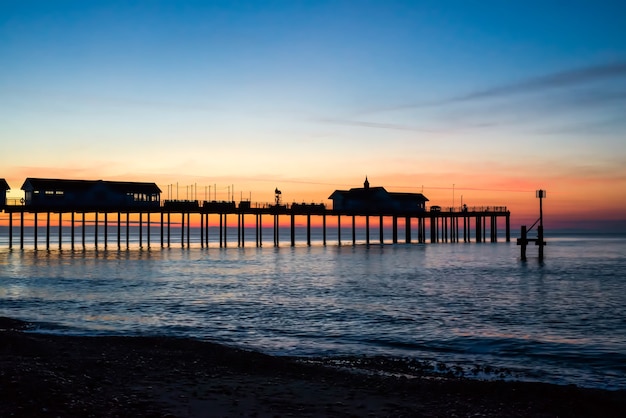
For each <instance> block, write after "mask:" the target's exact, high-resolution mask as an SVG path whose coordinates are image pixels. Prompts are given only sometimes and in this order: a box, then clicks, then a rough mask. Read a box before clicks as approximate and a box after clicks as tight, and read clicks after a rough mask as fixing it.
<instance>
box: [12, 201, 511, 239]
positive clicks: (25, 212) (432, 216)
mask: <svg viewBox="0 0 626 418" xmlns="http://www.w3.org/2000/svg"><path fill="white" fill-rule="evenodd" d="M438 209H439V208H438ZM2 210H3V212H4V217H6V218H8V219H7V223H8V227H6V228H5V227H2V229H0V231H1V230H4V231H5V233H6V237H4V239H5V240H6V242H7V245H8V247H9V248H15V247H19V248H20V249H23V248H24V247H25V242H26V241H27V240H26V238H28V237H27V234H28V235H30V239H29V240H28V241H29V242H32V246H33V247H34V249H39V248H45V249H50V248H54V247H57V248H59V249H61V248H71V249H75V248H76V247H82V248H85V247H86V246H93V247H95V248H111V247H114V248H117V249H122V248H130V247H131V246H132V245H131V240H130V237H131V236H133V237H135V239H138V242H136V243H135V244H134V245H137V246H138V247H140V248H144V247H146V248H150V247H154V246H160V247H171V246H174V245H179V246H181V247H190V246H192V245H195V246H198V245H199V246H200V247H202V248H209V242H210V240H209V237H211V239H212V242H213V243H214V244H213V245H215V246H219V247H226V246H228V245H235V242H236V246H237V247H244V246H247V245H250V246H252V245H254V246H257V247H262V246H263V245H267V243H268V241H269V240H270V238H271V240H272V241H271V245H273V246H276V247H277V246H280V245H281V244H289V245H291V246H295V245H304V244H306V245H308V246H310V245H312V235H313V234H312V230H313V229H314V228H317V230H318V231H321V244H322V245H327V244H328V243H331V244H332V243H335V244H337V245H344V244H352V245H356V244H357V243H359V242H363V243H365V244H385V243H393V244H397V243H419V244H423V243H428V242H430V243H448V242H450V243H470V242H476V243H482V242H497V241H498V239H499V236H500V234H498V228H499V225H501V224H502V223H504V240H505V241H506V242H509V241H510V239H511V234H510V212H509V211H508V210H507V208H506V207H500V206H496V207H463V208H446V209H444V210H437V211H415V212H404V213H387V212H376V211H366V212H355V211H348V210H342V211H337V210H332V209H327V208H325V207H324V205H320V204H292V205H267V204H260V205H255V206H253V205H252V204H251V203H250V202H249V201H244V202H239V205H236V204H235V202H203V203H200V202H198V201H165V202H164V204H163V205H162V206H159V207H153V208H146V209H133V210H129V209H128V208H120V209H115V208H111V207H101V208H99V207H92V208H79V209H78V208H71V207H64V208H54V209H44V210H42V209H41V208H40V209H36V208H32V207H28V206H25V205H19V204H18V205H6V206H4V207H3V208H2ZM296 221H298V222H296ZM268 224H269V225H268ZM314 224H315V226H314ZM269 227H271V228H272V233H271V234H270V235H272V236H271V237H267V236H265V237H264V230H266V231H267V229H268V228H269ZM55 229H56V231H55ZM88 229H89V231H90V233H89V240H88V239H87V234H86V231H87V230H88ZM231 229H232V231H231ZM286 229H288V231H289V232H288V233H289V239H288V241H287V240H286V238H283V240H282V241H281V236H280V233H281V230H282V231H285V230H286ZM346 229H348V230H349V231H350V232H351V235H350V236H348V237H346V236H342V232H344V233H345V230H346ZM251 230H254V232H253V235H254V236H253V237H250V236H248V235H247V234H246V233H250V231H251ZM330 231H334V232H335V233H336V235H334V236H331V235H330V233H329V232H330ZM357 231H358V232H360V233H361V234H362V233H363V232H364V233H365V236H364V237H361V239H357ZM488 231H489V234H488V235H487V232H488ZM55 232H56V233H55ZM296 232H299V234H296ZM42 233H43V235H44V237H42V236H40V234H42ZM235 233H236V234H237V237H236V241H235V240H234V235H233V234H235ZM318 233H319V232H318ZM210 234H212V235H210ZM215 234H217V236H215ZM68 235H69V237H68ZM155 235H156V236H155ZM389 235H390V236H389ZM297 236H300V238H299V239H297ZM2 238H3V237H0V239H2ZM64 238H65V239H66V241H64ZM363 238H364V239H363ZM88 241H91V242H88Z"/></svg>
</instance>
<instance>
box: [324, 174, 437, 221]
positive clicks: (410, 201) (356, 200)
mask: <svg viewBox="0 0 626 418" xmlns="http://www.w3.org/2000/svg"><path fill="white" fill-rule="evenodd" d="M328 198H329V199H331V200H332V201H333V210H335V211H343V212H354V213H376V214H402V213H414V212H423V211H424V209H425V207H426V202H427V201H428V199H427V198H426V197H425V196H424V195H423V194H421V193H392V192H388V191H387V190H385V188H384V187H370V183H369V181H368V180H367V177H366V178H365V182H364V183H363V187H358V188H353V189H350V190H335V191H334V192H333V194H331V195H330V196H329V197H328Z"/></svg>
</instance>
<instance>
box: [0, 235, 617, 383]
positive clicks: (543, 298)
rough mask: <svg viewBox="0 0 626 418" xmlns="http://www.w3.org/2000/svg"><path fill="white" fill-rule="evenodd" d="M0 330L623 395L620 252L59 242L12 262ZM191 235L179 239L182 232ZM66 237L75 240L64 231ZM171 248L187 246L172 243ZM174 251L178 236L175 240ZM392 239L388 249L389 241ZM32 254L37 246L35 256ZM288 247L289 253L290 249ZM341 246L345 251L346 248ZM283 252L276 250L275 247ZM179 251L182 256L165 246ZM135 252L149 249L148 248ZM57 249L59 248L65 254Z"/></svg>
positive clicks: (560, 242) (582, 245) (571, 245)
mask: <svg viewBox="0 0 626 418" xmlns="http://www.w3.org/2000/svg"><path fill="white" fill-rule="evenodd" d="M6 231H7V228H6V227H5V228H4V229H1V228H0V316H6V317H12V318H17V319H21V320H25V321H31V322H33V323H35V325H36V327H35V330H36V331H37V332H44V333H54V334H66V335H133V336H135V335H136V336H140V335H141V336H145V335H151V336H152V335H159V336H173V337H189V338H194V339H199V340H205V341H211V342H217V343H221V344H225V345H229V346H234V347H239V348H244V349H250V350H256V351H260V352H264V353H268V354H272V355H283V356H298V357H303V358H311V359H315V358H326V359H342V358H382V359H391V360H394V359H395V360H407V359H408V360H411V361H419V362H421V363H422V364H431V365H432V369H433V370H434V371H435V372H437V371H440V372H441V373H448V374H449V373H451V372H453V373H456V374H458V375H462V376H464V377H468V378H475V379H504V380H521V381H534V382H545V383H554V384H560V385H577V386H581V387H590V388H600V389H607V390H625V389H626V236H624V235H618V234H615V235H610V234H605V235H602V234H591V233H580V234H550V233H549V232H547V233H546V241H547V242H548V245H547V246H546V247H545V257H544V259H543V260H540V259H539V258H538V251H537V248H536V247H534V246H530V247H529V248H528V258H527V260H521V259H520V248H519V247H518V246H517V245H516V243H515V237H513V238H512V240H511V242H505V241H504V240H503V239H502V238H501V237H500V238H499V242H496V243H492V242H484V243H475V242H472V243H463V242H461V243H451V242H440V243H430V242H428V243H424V244H420V243H415V242H412V243H397V244H394V243H391V242H388V241H386V240H383V243H382V244H381V243H379V242H374V241H373V240H374V239H372V241H370V243H369V244H368V243H367V242H366V241H364V238H363V234H362V232H359V235H358V239H357V240H356V241H354V242H352V241H351V238H352V237H351V236H350V233H349V232H346V233H344V234H343V236H344V238H343V241H342V242H339V241H338V240H337V237H336V236H335V237H334V238H333V239H331V238H330V236H331V235H332V234H329V237H328V242H327V243H326V245H324V242H323V239H322V236H321V235H320V234H321V232H320V231H319V230H316V229H314V231H313V237H312V242H311V245H307V243H306V240H305V239H304V240H303V239H302V235H301V233H300V232H299V234H300V235H299V236H298V237H297V243H296V245H295V246H291V245H290V242H289V241H288V240H289V230H288V229H287V230H286V231H283V232H284V233H283V234H282V237H281V238H280V239H279V246H274V245H273V242H272V235H271V234H272V230H271V229H270V230H269V231H266V232H264V234H265V235H264V236H263V240H264V241H263V245H262V246H261V247H259V246H256V245H255V242H254V230H253V231H252V232H250V233H249V234H248V236H247V238H246V239H247V240H248V242H244V245H243V246H238V245H237V240H236V239H234V240H233V238H232V237H230V238H229V239H230V241H229V242H228V243H227V246H226V247H224V246H220V245H219V242H218V241H216V239H215V234H213V236H212V238H211V241H210V242H209V246H208V247H206V246H203V245H201V243H200V242H198V241H196V242H193V241H192V242H190V244H189V245H187V243H186V242H185V240H184V239H183V240H181V239H178V242H172V243H171V245H170V246H169V247H168V246H167V244H166V245H165V246H164V247H161V245H160V242H159V238H155V236H157V235H158V234H157V233H156V232H155V234H154V235H153V236H152V243H151V244H148V243H146V242H145V238H144V239H143V240H142V242H141V243H140V242H139V239H138V237H137V236H136V235H132V236H131V237H130V241H129V245H128V247H127V246H126V244H125V241H124V240H125V238H124V237H123V238H122V241H123V242H122V245H121V248H119V249H118V248H117V244H116V243H115V242H114V241H115V239H116V238H114V235H113V234H112V235H111V236H110V237H109V240H110V242H109V243H108V246H107V247H106V248H104V247H103V244H102V238H100V243H99V245H95V243H94V237H93V236H89V234H88V235H87V244H86V245H85V246H83V245H82V244H79V243H78V241H80V240H78V241H77V244H76V245H75V247H74V248H70V247H69V242H70V238H69V237H67V236H65V237H63V238H62V243H61V245H60V246H59V245H58V237H55V236H54V235H53V236H52V243H51V244H50V245H49V247H48V248H46V245H45V242H44V241H43V240H44V239H45V233H44V232H42V233H41V234H39V238H38V246H37V247H38V248H37V249H35V248H34V242H33V241H32V231H31V232H28V231H27V233H26V236H27V237H30V238H28V239H27V240H26V242H25V243H24V245H23V248H19V245H18V243H17V242H16V240H17V239H18V238H16V237H15V236H14V237H13V248H12V249H9V248H8V237H7V233H6ZM180 232H182V231H180ZM63 233H64V234H67V233H68V231H67V228H65V230H64V231H63ZM177 234H178V232H177ZM173 235H176V234H173ZM388 237H390V235H388ZM29 239H30V241H29ZM284 239H286V240H284ZM346 239H347V240H346ZM281 240H283V241H281ZM172 241H174V240H172ZM140 244H141V245H140ZM59 247H60V248H59Z"/></svg>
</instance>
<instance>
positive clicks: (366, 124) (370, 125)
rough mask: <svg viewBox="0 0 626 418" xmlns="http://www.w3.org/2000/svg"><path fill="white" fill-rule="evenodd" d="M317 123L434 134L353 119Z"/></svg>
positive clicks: (397, 125) (327, 119)
mask: <svg viewBox="0 0 626 418" xmlns="http://www.w3.org/2000/svg"><path fill="white" fill-rule="evenodd" d="M318 121H319V122H322V123H328V124H331V125H345V126H357V127H362V128H377V129H394V130H399V131H412V132H435V131H434V130H432V129H422V128H418V127H415V126H409V125H402V124H398V123H381V122H368V121H360V120H353V119H341V118H321V119H318Z"/></svg>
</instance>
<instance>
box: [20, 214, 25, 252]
mask: <svg viewBox="0 0 626 418" xmlns="http://www.w3.org/2000/svg"><path fill="white" fill-rule="evenodd" d="M23 249H24V211H21V212H20V250H23Z"/></svg>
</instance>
